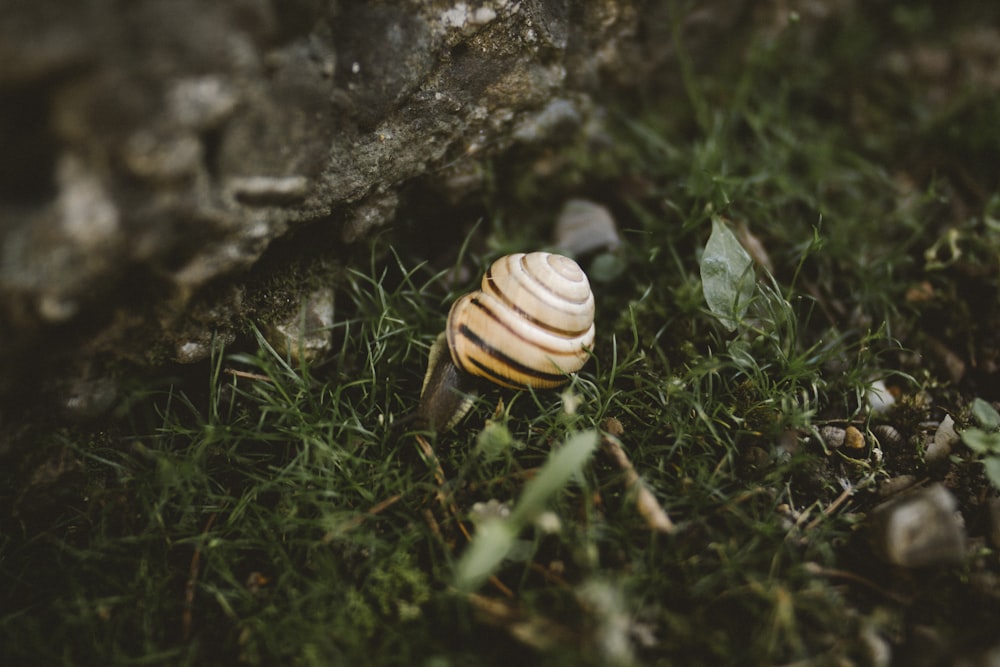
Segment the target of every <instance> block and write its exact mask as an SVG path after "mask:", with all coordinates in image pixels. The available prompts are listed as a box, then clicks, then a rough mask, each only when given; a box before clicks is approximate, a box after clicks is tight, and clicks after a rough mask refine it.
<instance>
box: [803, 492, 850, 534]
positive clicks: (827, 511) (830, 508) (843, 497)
mask: <svg viewBox="0 0 1000 667" xmlns="http://www.w3.org/2000/svg"><path fill="white" fill-rule="evenodd" d="M853 495H854V487H853V486H849V487H847V488H846V489H844V490H843V491H842V492H841V493H840V495H839V496H837V499H836V500H834V501H833V502H832V503H830V504H829V505H827V506H826V507H824V508H823V512H822V513H820V515H819V516H818V517H816V518H815V519H813V520H812V521H810V522H809V523H808V524H806V530H812V529H813V528H815V527H816V526H818V525H819V524H820V522H821V521H822V520H823V519H824V518H826V517H828V516H830V515H831V514H833V513H834V512H836V511H837V509H838V508H839V507H840V506H841V505H843V504H844V503H846V502H847V500H848V498H850V497H851V496H853Z"/></svg>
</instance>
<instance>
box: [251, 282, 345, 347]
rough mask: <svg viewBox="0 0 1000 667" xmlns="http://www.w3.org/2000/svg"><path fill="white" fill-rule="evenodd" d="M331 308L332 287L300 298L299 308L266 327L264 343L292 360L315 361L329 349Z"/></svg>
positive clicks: (331, 319) (332, 303) (320, 289)
mask: <svg viewBox="0 0 1000 667" xmlns="http://www.w3.org/2000/svg"><path fill="white" fill-rule="evenodd" d="M333 306H334V294H333V288H332V287H321V288H319V289H317V290H315V291H314V292H312V293H311V294H309V295H307V296H306V297H305V298H304V299H303V301H302V306H301V308H299V309H298V310H296V311H295V312H294V313H292V314H290V315H289V316H288V317H286V318H284V319H283V320H280V321H278V322H275V323H274V324H272V325H271V326H270V327H268V330H267V339H268V342H270V343H271V346H272V347H274V349H275V351H276V352H277V353H278V354H281V355H287V356H289V357H290V358H291V359H292V360H294V361H311V360H312V359H315V358H316V357H317V356H319V355H320V354H322V353H323V352H326V351H327V350H328V349H329V347H330V329H331V328H332V327H333V312H334V311H333Z"/></svg>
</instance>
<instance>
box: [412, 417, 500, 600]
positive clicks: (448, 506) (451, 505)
mask: <svg viewBox="0 0 1000 667" xmlns="http://www.w3.org/2000/svg"><path fill="white" fill-rule="evenodd" d="M416 439H417V444H419V445H420V450H421V451H422V452H423V454H424V458H425V459H426V461H427V463H428V464H430V466H431V467H432V468H433V469H434V481H435V483H436V484H437V493H436V494H435V495H436V497H437V501H438V502H439V503H440V504H441V507H442V508H443V509H444V510H445V511H446V512H447V513H448V514H450V515H451V517H452V518H453V519H455V524H456V525H457V526H458V529H459V530H460V531H461V532H462V535H463V536H464V537H465V539H466V540H467V541H469V542H471V541H472V534H471V533H470V532H469V529H468V528H466V527H465V524H464V523H462V519H461V518H460V517H459V512H458V506H457V505H456V504H455V502H454V501H453V500H451V499H450V498H448V496H447V494H446V493H445V490H444V489H445V485H446V484H447V482H448V478H447V477H445V474H444V468H442V467H441V461H440V460H438V457H437V455H436V454H435V453H434V448H433V447H431V443H429V442H427V438H425V437H424V436H422V435H419V434H418V435H417V436H416ZM428 515H429V516H430V518H431V519H432V520H433V514H430V513H428ZM432 530H434V531H435V533H437V534H438V535H440V534H441V529H440V527H439V526H438V525H437V521H434V522H433V524H432ZM490 583H491V584H493V586H494V587H496V589H497V590H499V591H500V592H501V593H503V594H504V595H506V596H507V597H510V598H513V597H514V591H512V590H510V588H509V587H508V586H507V585H506V584H504V583H503V582H502V581H500V580H499V579H498V578H497V577H496V576H495V575H492V576H490Z"/></svg>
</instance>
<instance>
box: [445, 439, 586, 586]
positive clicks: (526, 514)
mask: <svg viewBox="0 0 1000 667" xmlns="http://www.w3.org/2000/svg"><path fill="white" fill-rule="evenodd" d="M597 443H598V435H597V431H582V432H580V433H576V434H574V435H572V436H570V438H569V439H568V440H567V441H566V444H564V445H563V446H562V447H560V448H559V449H557V450H556V451H555V452H553V453H552V454H550V455H549V460H548V461H546V463H545V465H544V466H542V469H541V470H540V471H539V472H538V475H536V476H535V478H534V479H532V480H531V481H530V482H528V484H527V486H525V487H524V492H523V493H522V494H521V498H520V500H519V501H518V503H517V506H516V507H515V508H514V512H513V513H511V515H510V517H508V518H507V519H491V520H488V521H484V522H483V523H481V524H479V525H478V526H477V527H476V534H475V536H474V537H473V538H472V542H470V543H469V546H468V547H467V548H466V550H465V552H464V553H463V554H462V557H461V559H459V561H458V564H457V565H456V566H455V586H456V587H457V588H459V589H460V590H464V591H469V590H474V589H476V588H478V587H479V586H480V585H481V584H482V583H483V582H484V581H485V580H486V578H487V577H489V576H490V575H491V574H492V573H493V572H494V570H496V568H497V567H499V565H500V563H502V562H503V560H504V558H506V557H507V556H508V555H509V554H510V552H511V550H512V549H513V548H514V546H515V545H516V544H517V540H516V539H515V538H516V537H517V534H518V533H519V532H520V531H521V529H523V528H524V527H525V526H526V525H528V524H529V523H530V522H531V521H533V520H534V518H535V517H536V516H538V514H540V513H541V512H542V511H543V510H544V509H545V506H546V504H547V503H548V501H549V499H550V498H551V497H552V496H553V495H554V494H556V493H557V492H559V491H560V490H562V489H563V488H564V487H565V486H566V484H568V483H569V480H570V479H571V478H572V477H573V476H574V475H578V474H580V472H581V471H582V470H583V466H584V465H586V464H587V461H589V460H590V457H591V455H592V454H593V453H594V450H595V449H597Z"/></svg>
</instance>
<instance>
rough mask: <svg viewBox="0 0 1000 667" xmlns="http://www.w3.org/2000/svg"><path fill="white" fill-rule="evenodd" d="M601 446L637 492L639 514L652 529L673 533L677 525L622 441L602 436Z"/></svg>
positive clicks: (628, 486)
mask: <svg viewBox="0 0 1000 667" xmlns="http://www.w3.org/2000/svg"><path fill="white" fill-rule="evenodd" d="M601 446H602V447H603V449H604V451H605V452H607V453H608V454H609V455H610V456H611V458H612V459H613V460H614V462H615V465H617V466H618V467H619V468H620V469H621V470H622V472H624V473H625V487H626V488H628V489H630V490H633V491H634V492H635V505H636V507H637V508H638V510H639V514H641V515H642V518H643V519H645V520H646V525H647V526H649V529H650V530H653V531H656V532H658V533H667V534H670V533H673V532H674V531H675V530H676V529H677V527H676V526H675V525H674V522H673V521H671V520H670V517H669V516H668V515H667V512H666V510H664V509H663V507H662V506H661V505H660V501H658V500H657V499H656V496H654V495H653V492H652V491H650V490H649V488H648V487H647V486H646V485H645V484H644V483H643V481H642V478H641V477H639V473H637V472H636V471H635V466H633V465H632V461H630V460H629V458H628V454H626V453H625V449H624V448H623V447H622V443H621V442H620V441H619V440H618V438H616V437H614V436H613V435H605V436H603V438H602V441H601Z"/></svg>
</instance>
